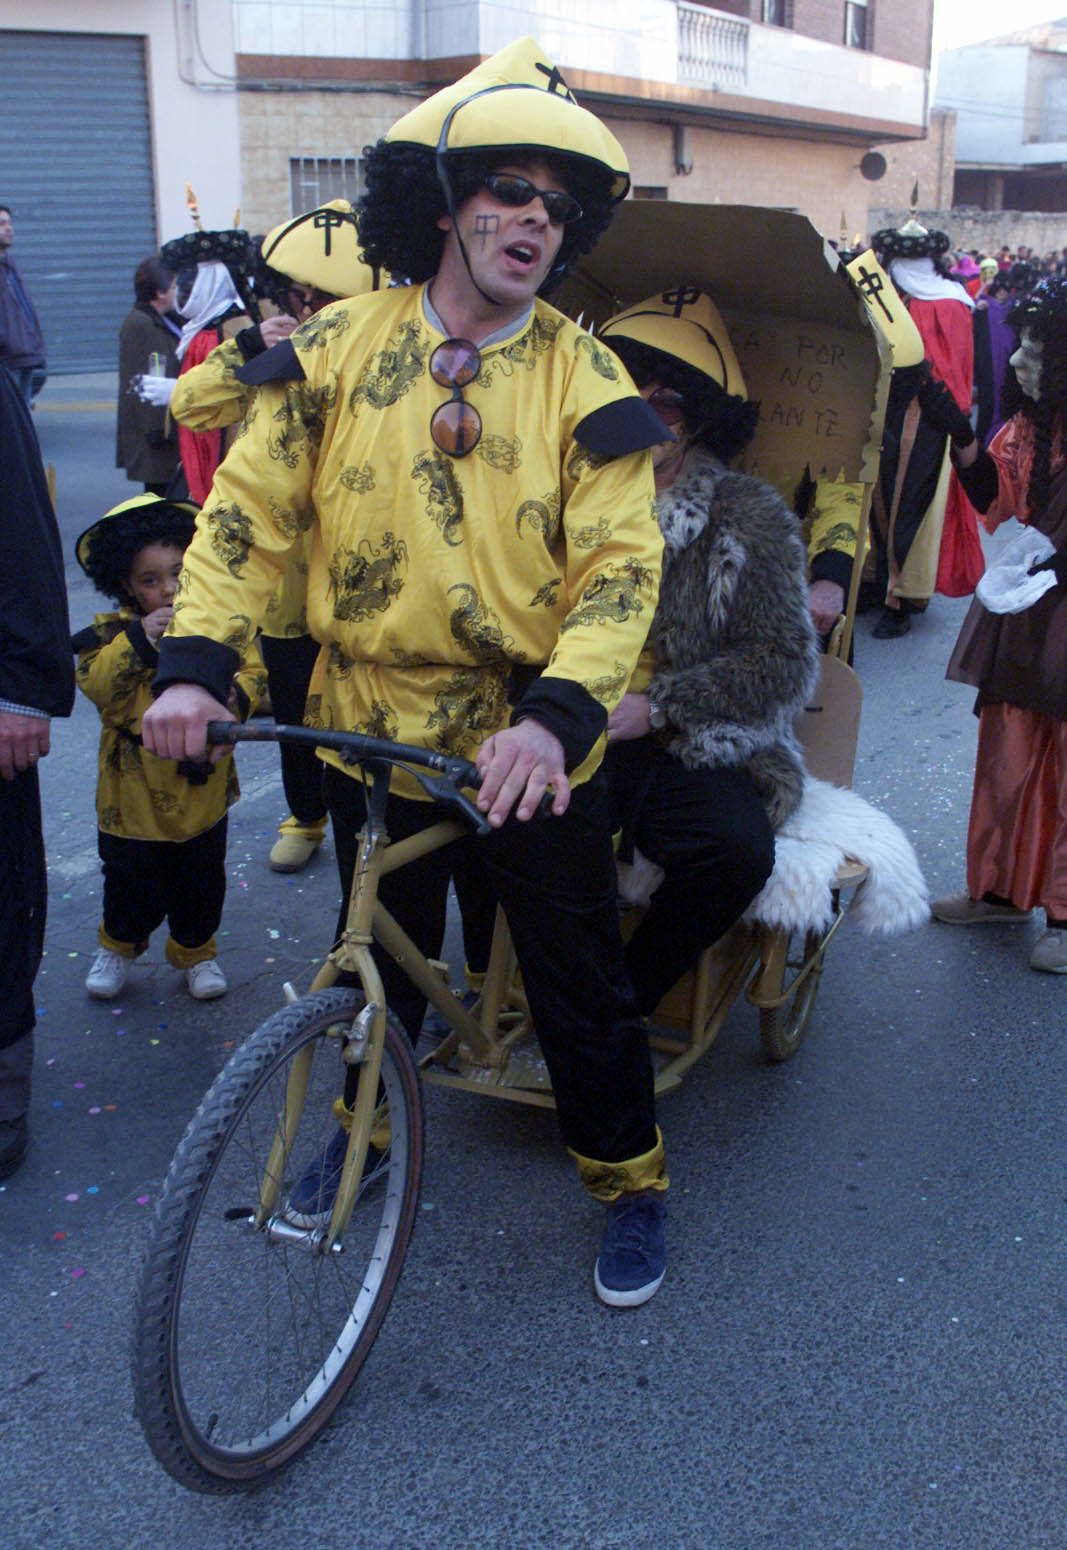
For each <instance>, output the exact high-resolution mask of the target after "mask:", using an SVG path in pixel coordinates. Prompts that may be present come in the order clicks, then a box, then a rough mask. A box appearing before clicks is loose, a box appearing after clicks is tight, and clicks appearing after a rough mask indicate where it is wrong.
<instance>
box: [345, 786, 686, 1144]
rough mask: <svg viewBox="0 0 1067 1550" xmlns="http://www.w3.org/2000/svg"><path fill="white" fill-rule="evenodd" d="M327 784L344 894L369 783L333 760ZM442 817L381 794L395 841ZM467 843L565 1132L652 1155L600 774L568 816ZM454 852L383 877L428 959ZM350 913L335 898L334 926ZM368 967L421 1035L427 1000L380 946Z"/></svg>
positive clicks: (649, 1097)
mask: <svg viewBox="0 0 1067 1550" xmlns="http://www.w3.org/2000/svg"><path fill="white" fill-rule="evenodd" d="M324 790H325V794H326V804H327V807H328V808H329V812H330V817H331V818H332V820H333V826H334V844H335V846H336V850H337V864H338V868H339V870H340V874H341V887H342V890H343V895H344V898H345V899H346V900H347V897H348V891H349V888H350V886H351V881H352V874H353V870H354V867H355V857H356V834H357V832H358V830H359V828H360V826H361V824H362V823H363V819H364V816H365V812H366V807H365V799H364V794H363V788H362V785H361V783H360V782H359V781H358V780H355V779H353V778H352V777H351V776H349V775H345V774H343V773H342V772H341V771H340V770H337V769H335V768H334V767H332V766H327V769H326V775H325V781H324ZM437 818H438V814H437V812H436V811H435V809H434V807H433V806H432V804H431V803H429V802H414V801H407V800H405V799H403V798H398V797H392V796H391V797H390V799H389V808H388V813H387V817H386V823H387V827H388V830H389V836H390V838H391V839H393V840H400V839H404V838H405V837H406V836H407V835H409V834H413V833H417V832H418V831H419V830H420V829H423V828H426V827H427V826H428V825H429V824H431V823H434V822H436V821H437ZM458 843H459V844H460V845H462V844H464V843H465V842H464V841H460V842H458ZM473 843H475V844H476V845H477V847H478V851H477V854H478V855H479V856H480V858H481V859H482V861H483V863H484V865H485V868H486V870H487V872H488V874H489V876H490V879H491V881H492V884H493V887H494V889H495V891H496V894H497V896H498V897H499V899H500V902H501V904H502V905H503V907H504V911H505V913H506V915H507V917H508V924H509V925H510V927H511V934H512V938H513V940H514V943H515V950H516V953H517V955H518V960H519V967H520V968H521V970H522V977H523V985H524V988H525V991H526V994H527V997H528V999H529V1003H530V1009H531V1011H532V1013H533V1017H534V1021H535V1023H536V1026H537V1036H538V1039H539V1041H540V1044H541V1049H542V1051H543V1053H544V1057H545V1061H546V1063H547V1065H548V1069H549V1074H550V1075H551V1078H552V1086H553V1090H554V1092H555V1097H556V1107H557V1111H558V1114H559V1122H560V1128H561V1130H562V1132H563V1139H564V1141H565V1142H566V1143H567V1145H568V1146H569V1147H571V1148H572V1149H573V1150H574V1151H576V1152H579V1153H581V1154H582V1155H583V1156H585V1157H591V1158H595V1159H597V1160H598V1161H601V1162H622V1161H625V1160H627V1159H629V1158H633V1157H639V1156H641V1155H642V1154H644V1153H646V1152H649V1151H651V1150H652V1149H653V1148H654V1147H655V1145H656V1141H657V1137H656V1125H655V1104H654V1098H653V1090H652V1062H651V1059H650V1056H649V1050H648V1040H647V1038H646V1035H645V1031H644V1027H643V1026H642V1023H641V1021H640V1019H639V1017H638V1015H637V1010H636V1007H635V1005H634V999H633V989H632V987H631V985H630V981H629V978H628V976H627V974H626V971H625V968H624V966H623V960H622V942H621V939H620V936H619V919H618V910H617V907H616V888H615V865H614V859H613V856H612V852H611V840H610V828H609V820H608V806H607V792H606V788H605V785H604V782H603V779H602V777H601V776H599V775H598V776H596V777H595V778H594V779H593V780H592V781H589V782H587V783H586V784H585V785H583V786H579V787H578V788H577V789H576V790H575V791H574V793H573V795H572V798H571V805H570V807H569V808H568V810H567V812H566V813H565V814H564V815H563V817H562V818H535V819H532V820H531V821H530V822H529V823H520V822H519V821H518V820H517V819H515V818H510V819H509V820H508V821H507V822H506V823H505V824H504V825H503V827H502V828H500V829H497V830H495V831H494V832H493V833H492V834H491V835H488V836H487V837H486V838H485V839H484V840H477V841H474V842H473ZM453 849H454V847H453V846H445V847H444V848H443V849H441V850H439V851H435V852H434V854H433V855H431V856H428V857H426V858H425V859H424V860H422V861H419V862H416V863H414V864H412V865H411V866H407V867H404V868H402V870H400V871H399V872H393V873H391V874H389V875H388V876H387V877H384V878H383V879H382V883H381V889H380V897H381V901H382V903H383V904H384V905H385V907H386V909H388V910H389V911H390V913H391V914H393V915H394V916H395V917H396V919H397V921H398V922H399V924H400V925H401V926H402V927H403V929H404V930H405V931H406V932H407V933H408V935H409V936H410V937H411V938H412V940H413V941H414V942H415V943H416V945H417V946H418V947H419V949H420V951H421V952H423V953H424V954H425V955H426V956H427V957H435V956H437V954H438V953H439V952H440V950H441V942H442V940H443V937H444V928H445V909H446V904H447V893H448V879H449V875H450V872H451V870H452V865H453V860H454V857H453V856H452V854H451V852H452V851H453ZM345 914H346V906H345V905H342V911H341V917H340V922H339V926H338V930H339V931H340V930H341V929H342V928H343V925H344V920H345ZM375 962H376V963H377V964H378V967H379V970H380V972H381V975H382V979H383V981H384V984H385V993H386V999H387V1000H388V1002H389V1005H390V1006H391V1008H392V1009H393V1011H394V1012H395V1013H396V1015H397V1016H398V1017H399V1018H400V1020H401V1022H402V1023H403V1024H404V1026H405V1028H406V1029H407V1031H408V1033H409V1035H410V1036H411V1038H412V1039H414V1038H416V1037H417V1035H418V1030H419V1028H420V1026H421V1024H422V1019H423V1014H424V1012H425V1009H426V1002H425V998H424V997H423V996H422V994H421V993H420V992H419V991H418V990H417V989H416V988H415V987H414V986H413V985H412V984H411V983H410V981H409V980H407V978H406V977H405V975H404V974H403V973H402V971H401V970H400V969H399V967H398V966H397V965H396V964H395V963H393V961H392V960H391V959H390V958H388V956H387V955H386V954H385V953H383V952H382V950H381V949H380V948H378V947H376V948H375Z"/></svg>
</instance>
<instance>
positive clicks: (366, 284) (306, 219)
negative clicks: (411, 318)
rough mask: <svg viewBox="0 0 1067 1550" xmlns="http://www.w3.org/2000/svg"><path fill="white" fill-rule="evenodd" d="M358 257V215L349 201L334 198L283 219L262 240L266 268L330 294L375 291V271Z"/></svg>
mask: <svg viewBox="0 0 1067 1550" xmlns="http://www.w3.org/2000/svg"><path fill="white" fill-rule="evenodd" d="M360 254H361V249H360V246H359V233H358V231H357V229H356V212H355V211H354V210H353V208H352V206H351V205H350V204H349V202H348V200H347V199H331V200H330V201H329V203H328V204H324V205H319V206H317V208H316V209H314V210H307V211H305V212H304V214H303V215H297V216H294V217H293V219H292V220H291V221H283V222H282V224H281V225H280V226H275V228H274V230H273V231H270V232H268V233H267V235H266V236H265V237H264V238H263V262H264V263H265V264H269V265H270V267H271V268H272V269H277V271H278V272H279V274H283V275H285V276H287V278H288V279H290V280H296V281H297V283H298V284H300V285H313V286H314V287H315V289H316V290H317V291H325V292H326V294H327V295H328V296H362V295H364V294H365V293H366V292H367V291H373V290H374V289H375V284H374V270H373V269H372V268H371V266H370V265H369V264H365V263H363V261H362V258H361V256H360Z"/></svg>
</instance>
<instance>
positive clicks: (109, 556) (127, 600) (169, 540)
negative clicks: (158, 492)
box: [83, 502, 196, 607]
mask: <svg viewBox="0 0 1067 1550" xmlns="http://www.w3.org/2000/svg"><path fill="white" fill-rule="evenodd" d="M195 527H196V518H195V517H194V516H193V514H192V513H191V512H189V511H183V510H182V508H181V507H180V506H171V505H170V504H168V503H167V502H164V503H162V504H161V505H152V506H144V507H141V508H139V509H137V510H134V511H120V512H119V513H118V515H117V516H114V517H108V518H107V519H106V520H105V521H103V522H100V523H99V524H98V525H97V527H96V529H95V531H94V532H93V534H92V537H91V538H90V540H89V542H88V543H87V544H86V550H87V553H86V556H85V563H84V567H83V568H84V570H85V574H86V575H87V576H88V577H89V579H90V581H92V582H93V583H94V585H95V586H96V587H97V589H98V591H100V592H102V593H103V594H104V596H105V597H110V598H114V600H115V602H116V603H118V604H119V606H120V607H128V606H129V605H130V604H131V603H133V601H134V599H133V595H132V593H131V592H130V589H129V579H130V572H131V571H132V570H133V562H134V561H135V560H136V558H137V556H138V554H140V552H141V550H142V549H147V548H148V546H149V544H173V545H174V546H175V548H176V549H181V550H183V551H184V550H186V549H187V548H188V547H189V544H190V542H191V540H192V536H193V531H194V529H195Z"/></svg>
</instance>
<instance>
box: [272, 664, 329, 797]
mask: <svg viewBox="0 0 1067 1550" xmlns="http://www.w3.org/2000/svg"><path fill="white" fill-rule="evenodd" d="M259 645H260V650H261V651H262V653H263V665H264V667H265V668H266V669H267V684H268V686H269V688H270V702H271V705H272V706H273V707H274V719H275V721H280V722H284V724H285V725H286V726H291V727H292V726H296V727H299V726H302V725H303V721H304V706H305V704H306V703H307V697H308V685H309V684H310V682H311V674H312V670H313V669H314V666H315V663H316V661H317V659H318V655H319V643H318V641H315V640H312V638H311V636H310V635H296V636H294V637H293V638H292V640H283V639H282V638H281V637H280V636H274V635H261V636H260V637H259ZM281 756H282V785H283V786H284V787H285V800H286V801H287V802H288V804H289V811H290V812H291V813H292V815H293V817H294V818H295V819H296V820H297V822H298V823H306V824H314V823H321V822H322V820H323V819H324V818H325V817H326V803H325V802H324V801H323V797H322V760H321V759H320V758H319V756H318V754H316V752H315V750H314V748H297V747H295V746H294V745H293V744H291V743H289V744H287V743H282V744H281Z"/></svg>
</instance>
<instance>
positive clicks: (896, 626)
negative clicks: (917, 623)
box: [871, 608, 911, 640]
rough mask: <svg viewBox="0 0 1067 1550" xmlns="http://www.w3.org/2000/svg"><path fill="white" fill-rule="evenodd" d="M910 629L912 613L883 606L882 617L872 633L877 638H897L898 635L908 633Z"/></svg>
mask: <svg viewBox="0 0 1067 1550" xmlns="http://www.w3.org/2000/svg"><path fill="white" fill-rule="evenodd" d="M910 629H911V614H908V613H905V612H904V610H903V609H900V610H899V611H898V610H897V609H895V608H883V609H882V617H881V618H880V619H879V621H878V623H877V624H876V625H875V627H874V629H873V630H872V631H871V634H872V635H873V636H874V638H875V640H896V639H897V638H898V636H901V635H907V633H908V631H909V630H910Z"/></svg>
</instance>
